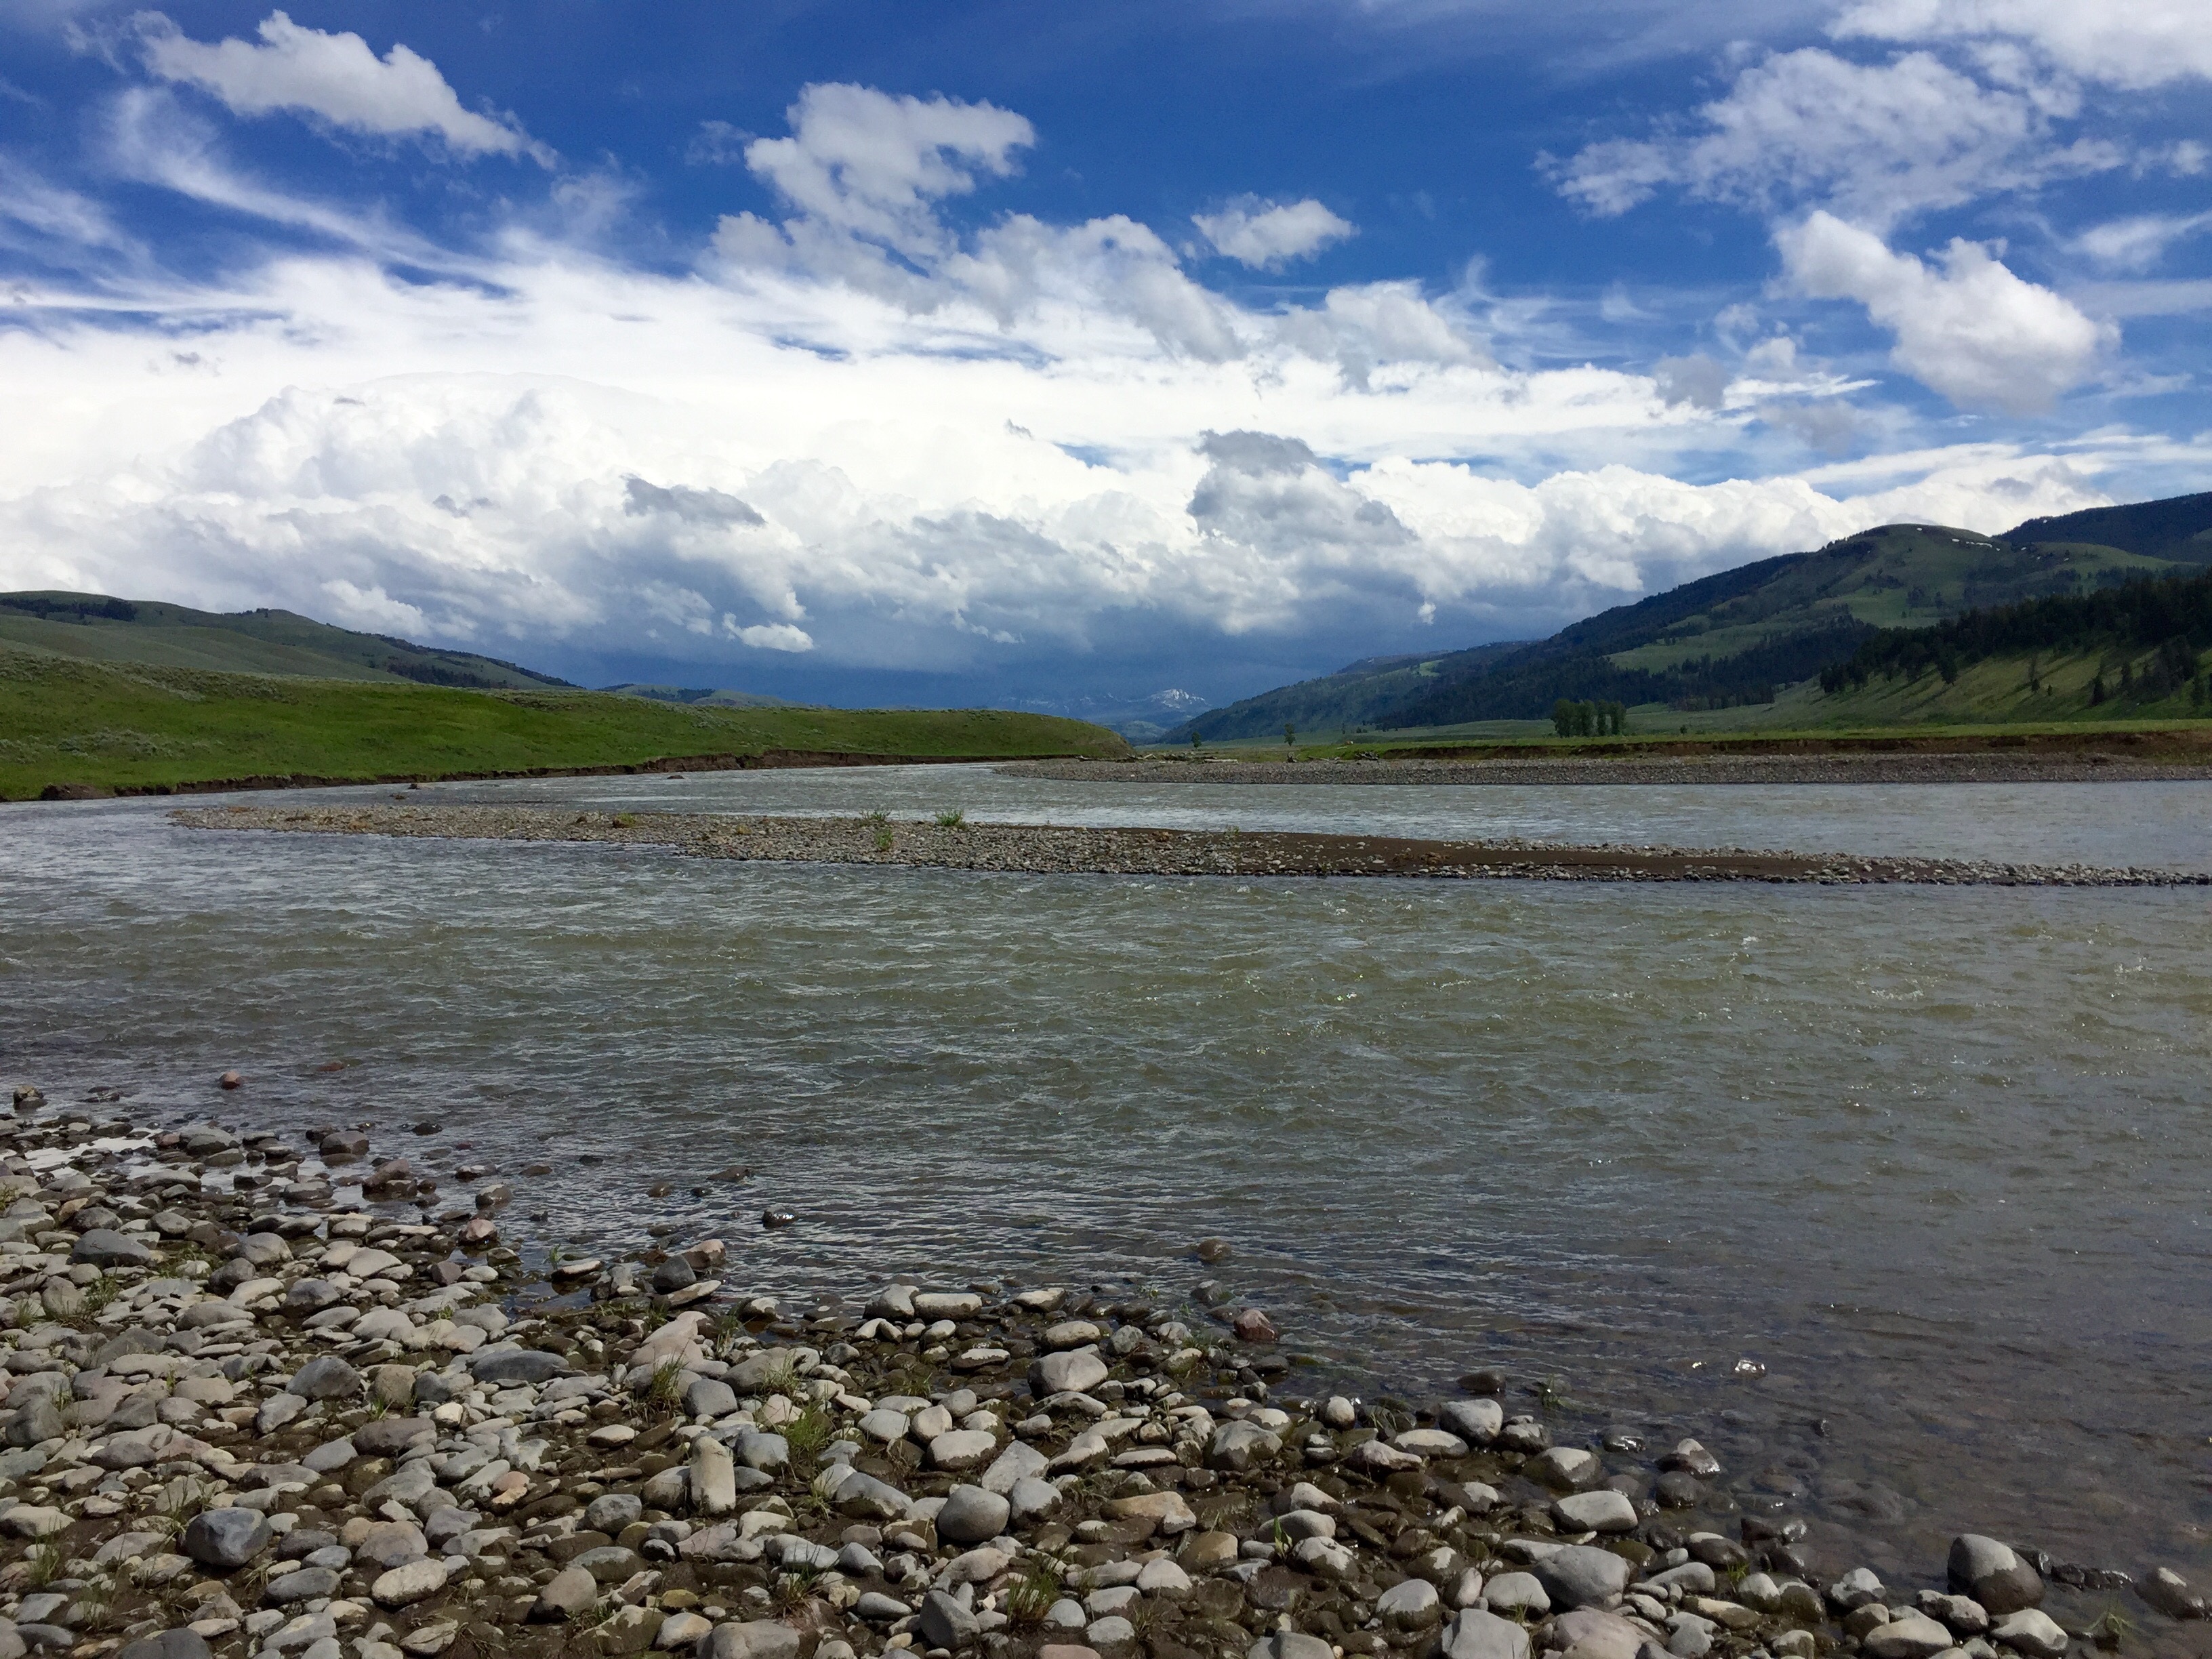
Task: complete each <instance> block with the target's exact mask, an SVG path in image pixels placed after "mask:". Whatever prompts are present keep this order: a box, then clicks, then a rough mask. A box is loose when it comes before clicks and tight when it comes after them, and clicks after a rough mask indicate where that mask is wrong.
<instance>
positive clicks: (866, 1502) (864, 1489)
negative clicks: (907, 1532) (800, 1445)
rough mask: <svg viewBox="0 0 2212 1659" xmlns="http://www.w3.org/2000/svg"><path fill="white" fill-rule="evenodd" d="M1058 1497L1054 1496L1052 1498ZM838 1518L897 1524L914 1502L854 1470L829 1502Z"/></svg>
mask: <svg viewBox="0 0 2212 1659" xmlns="http://www.w3.org/2000/svg"><path fill="white" fill-rule="evenodd" d="M1057 1495H1058V1494H1057V1493H1055V1494H1054V1496H1057ZM830 1501H831V1502H832V1503H833V1504H835V1505H836V1510H837V1513H838V1514H840V1515H849V1516H856V1517H859V1518H860V1519H863V1520H871V1521H896V1520H901V1519H903V1518H904V1517H905V1516H906V1515H907V1514H908V1512H909V1511H911V1510H912V1509H913V1508H914V1503H913V1500H912V1499H910V1498H908V1497H907V1495H906V1494H905V1493H904V1492H901V1491H900V1490H899V1489H898V1488H897V1487H896V1486H890V1485H888V1484H886V1483H885V1482H884V1481H881V1480H877V1479H876V1478H875V1477H874V1476H873V1475H869V1474H860V1472H859V1471H858V1470H854V1472H853V1473H852V1474H849V1475H848V1476H847V1477H846V1478H845V1480H843V1481H842V1482H841V1483H840V1484H839V1486H838V1487H837V1492H836V1497H834V1498H832V1499H831V1500H830Z"/></svg>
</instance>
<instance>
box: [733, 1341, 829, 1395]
mask: <svg viewBox="0 0 2212 1659" xmlns="http://www.w3.org/2000/svg"><path fill="white" fill-rule="evenodd" d="M812 1355H814V1350H813V1349H811V1348H763V1349H762V1350H761V1351H760V1352H758V1353H756V1354H748V1355H746V1356H745V1358H743V1359H740V1360H739V1361H738V1363H737V1364H734V1365H732V1366H731V1367H730V1370H729V1374H728V1375H727V1376H725V1377H724V1378H723V1379H722V1380H723V1381H724V1382H725V1383H728V1384H729V1385H730V1386H731V1387H732V1388H733V1389H736V1390H737V1391H738V1393H739V1394H758V1393H760V1392H761V1391H762V1390H763V1389H766V1388H768V1387H769V1385H771V1384H774V1383H781V1381H782V1379H783V1376H784V1374H785V1373H786V1372H792V1373H795V1374H797V1373H803V1372H805V1370H806V1369H807V1368H808V1366H809V1365H810V1364H811V1363H812V1360H811V1358H810V1359H805V1360H804V1361H802V1356H812ZM815 1357H817V1358H818V1356H815Z"/></svg>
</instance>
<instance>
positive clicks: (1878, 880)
mask: <svg viewBox="0 0 2212 1659" xmlns="http://www.w3.org/2000/svg"><path fill="white" fill-rule="evenodd" d="M175 817H176V819H177V821H178V822H179V823H183V824H185V825H188V826H190V827H191V828H194V829H269V830H278V831H292V832H297V833H306V834H323V835H368V836H409V837H419V838H425V839H442V840H463V841H521V842H606V843H612V844H615V845H622V846H644V847H665V848H671V849H673V850H674V851H677V852H678V853H682V854H689V855H691V856H694V857H700V858H716V859H736V860H751V861H766V862H779V863H817V864H857V865H889V866H920V867H924V868H931V869H945V870H973V871H983V872H1007V873H1027V874H1067V875H1074V874H1093V875H1150V876H1403V877H1423V878H1458V879H1484V878H1490V879H1497V878H1507V879H1521V880H1546V881H1644V882H1651V881H1683V882H1687V881H1758V882H1787V883H1813V884H1826V885H1874V884H1897V883H1920V884H1936V885H1944V886H2037V887H2185V886H2205V885H2212V875H2207V874H2196V873H2191V872H2179V871H2168V870H2138V869H2107V868H2099V867H2095V866H2085V865H2061V866H2047V865H2022V864H2003V863H1996V862H1991V861H1984V860H1954V859H1923V858H1867V857H1860V856H1857V855H1853V854H1838V853H1813V854H1805V853H1789V852H1772V851H1754V850H1747V849H1744V848H1683V847H1632V846H1571V845H1559V844H1555V843H1551V842H1525V841H1495V842H1451V841H1418V840H1413V839H1409V838H1407V837H1403V836H1335V835H1316V834H1309V833H1303V832H1297V831H1284V830H1261V831H1254V832H1243V831H1239V830H1237V829H1134V828H1115V829H1102V828H1086V827H1081V826H1068V825H1060V824H1035V823H962V824H957V825H950V826H948V825H941V824H938V823H914V822H908V821H896V822H894V821H890V820H882V821H878V820H876V819H872V818H817V817H735V816H729V815H724V814H708V813H694V812H621V813H607V812H592V811H585V812H579V811H574V809H572V808H548V807H526V806H462V805H451V806H383V805H376V806H368V805H364V806H360V807H329V806H325V807H317V808H313V809H310V810H306V811H286V810H284V809H283V808H282V807H250V806H232V807H229V808H227V809H220V810H218V809H214V808H195V809H191V810H188V811H179V812H178V813H177V814H176V815H175Z"/></svg>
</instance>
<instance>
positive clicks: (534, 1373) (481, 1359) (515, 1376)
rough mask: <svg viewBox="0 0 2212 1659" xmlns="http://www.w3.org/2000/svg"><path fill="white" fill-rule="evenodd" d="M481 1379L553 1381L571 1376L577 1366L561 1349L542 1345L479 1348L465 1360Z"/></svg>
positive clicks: (490, 1380)
mask: <svg viewBox="0 0 2212 1659" xmlns="http://www.w3.org/2000/svg"><path fill="white" fill-rule="evenodd" d="M462 1363H463V1364H465V1365H467V1367H468V1368H469V1375H470V1376H473V1377H475V1378H476V1380H477V1382H479V1383H503V1384H507V1385H512V1384H513V1383H550V1382H551V1381H552V1380H553V1379H554V1378H555V1377H556V1376H573V1375H574V1367H572V1366H571V1365H570V1364H568V1361H567V1360H565V1359H563V1358H561V1356H560V1355H559V1354H557V1353H547V1352H544V1350H543V1349H539V1348H478V1349H477V1351H476V1352H474V1353H472V1354H471V1355H470V1356H469V1357H468V1358H467V1359H465V1361H463V1362H462Z"/></svg>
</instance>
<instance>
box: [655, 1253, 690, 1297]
mask: <svg viewBox="0 0 2212 1659" xmlns="http://www.w3.org/2000/svg"><path fill="white" fill-rule="evenodd" d="M698 1280H699V1275H698V1274H697V1273H694V1272H692V1271H691V1264H690V1262H688V1261H685V1260H684V1258H683V1257H682V1256H680V1255H671V1256H670V1257H669V1258H668V1260H667V1261H664V1262H662V1263H661V1264H660V1265H659V1267H655V1268H654V1269H653V1293H654V1294H655V1295H657V1296H667V1295H669V1294H670V1293H671V1292H672V1291H686V1290H689V1289H690V1288H691V1286H692V1285H695V1284H696V1283H698Z"/></svg>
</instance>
